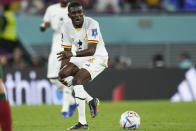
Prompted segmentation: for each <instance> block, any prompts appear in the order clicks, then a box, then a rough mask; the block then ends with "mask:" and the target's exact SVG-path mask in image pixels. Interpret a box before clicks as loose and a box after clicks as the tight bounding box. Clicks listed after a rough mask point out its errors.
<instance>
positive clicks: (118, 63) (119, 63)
mask: <svg viewBox="0 0 196 131" xmlns="http://www.w3.org/2000/svg"><path fill="white" fill-rule="evenodd" d="M131 64H132V61H131V58H130V57H125V56H120V57H119V56H117V57H115V61H114V63H113V64H112V65H113V66H112V67H114V68H115V69H118V70H123V69H126V68H129V67H131Z"/></svg>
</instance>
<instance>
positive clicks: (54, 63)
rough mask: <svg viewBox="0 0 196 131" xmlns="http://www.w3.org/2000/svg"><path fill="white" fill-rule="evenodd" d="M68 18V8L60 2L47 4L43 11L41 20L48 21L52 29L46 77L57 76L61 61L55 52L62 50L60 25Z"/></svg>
mask: <svg viewBox="0 0 196 131" xmlns="http://www.w3.org/2000/svg"><path fill="white" fill-rule="evenodd" d="M68 20H69V17H68V9H67V8H62V7H61V5H60V3H58V4H53V5H51V6H49V7H48V8H47V10H46V12H45V15H44V18H43V22H50V25H51V28H52V29H53V31H54V32H53V38H52V46H51V51H50V55H49V58H48V73H47V77H48V78H53V77H58V72H59V70H60V65H61V62H60V61H58V59H57V55H56V54H57V53H58V52H60V51H63V49H62V48H61V44H60V43H59V40H61V26H62V25H63V23H66V22H67V21H68Z"/></svg>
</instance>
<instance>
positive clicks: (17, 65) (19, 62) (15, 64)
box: [9, 47, 26, 69]
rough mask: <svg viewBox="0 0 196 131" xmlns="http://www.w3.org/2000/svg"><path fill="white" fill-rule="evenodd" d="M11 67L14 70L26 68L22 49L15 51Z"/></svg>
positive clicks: (10, 61)
mask: <svg viewBox="0 0 196 131" xmlns="http://www.w3.org/2000/svg"><path fill="white" fill-rule="evenodd" d="M9 66H10V67H12V68H14V69H25V68H26V62H25V60H24V58H23V51H22V50H21V48H19V47H17V48H15V49H14V51H13V56H12V58H11V59H10V60H9Z"/></svg>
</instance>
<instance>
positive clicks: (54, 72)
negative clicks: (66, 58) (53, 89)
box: [47, 53, 61, 78]
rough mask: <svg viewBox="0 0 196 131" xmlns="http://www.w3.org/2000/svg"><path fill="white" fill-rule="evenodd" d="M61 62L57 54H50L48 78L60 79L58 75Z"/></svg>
mask: <svg viewBox="0 0 196 131" xmlns="http://www.w3.org/2000/svg"><path fill="white" fill-rule="evenodd" d="M60 67H61V61H58V59H57V55H56V53H50V55H49V58H48V71H47V77H48V78H55V77H58V73H59V71H60Z"/></svg>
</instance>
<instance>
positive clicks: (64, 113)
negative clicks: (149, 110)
mask: <svg viewBox="0 0 196 131" xmlns="http://www.w3.org/2000/svg"><path fill="white" fill-rule="evenodd" d="M61 116H62V117H63V118H68V117H69V113H68V112H61Z"/></svg>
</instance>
